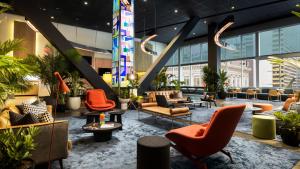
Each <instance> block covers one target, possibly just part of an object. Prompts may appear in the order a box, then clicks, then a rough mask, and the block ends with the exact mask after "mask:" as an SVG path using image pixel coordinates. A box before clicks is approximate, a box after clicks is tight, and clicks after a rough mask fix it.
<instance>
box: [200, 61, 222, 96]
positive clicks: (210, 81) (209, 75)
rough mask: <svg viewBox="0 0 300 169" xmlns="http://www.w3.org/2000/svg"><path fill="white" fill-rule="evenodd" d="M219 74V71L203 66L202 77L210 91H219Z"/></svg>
mask: <svg viewBox="0 0 300 169" xmlns="http://www.w3.org/2000/svg"><path fill="white" fill-rule="evenodd" d="M219 78H220V77H219V75H218V73H217V72H215V71H213V70H212V69H211V68H209V67H208V66H204V67H203V76H202V79H203V81H204V83H205V84H206V90H207V91H208V92H217V89H218V83H219Z"/></svg>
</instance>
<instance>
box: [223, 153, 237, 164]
mask: <svg viewBox="0 0 300 169" xmlns="http://www.w3.org/2000/svg"><path fill="white" fill-rule="evenodd" d="M221 152H222V153H223V154H225V155H227V156H228V157H229V159H230V162H231V164H234V162H233V159H232V157H231V154H230V152H229V151H225V150H221Z"/></svg>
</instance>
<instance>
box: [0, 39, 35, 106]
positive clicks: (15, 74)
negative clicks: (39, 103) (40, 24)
mask: <svg viewBox="0 0 300 169" xmlns="http://www.w3.org/2000/svg"><path fill="white" fill-rule="evenodd" d="M21 43H22V40H19V39H14V40H7V41H5V42H0V102H1V103H3V102H4V101H5V100H6V98H7V96H8V95H9V94H13V93H14V92H22V91H25V90H26V89H28V88H29V87H30V84H29V83H28V81H27V80H26V76H28V75H34V74H35V71H36V70H37V67H36V66H35V65H29V64H27V63H26V61H25V59H19V58H17V57H14V56H10V55H9V53H10V52H11V51H15V50H20V49H21Z"/></svg>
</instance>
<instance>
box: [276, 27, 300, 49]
mask: <svg viewBox="0 0 300 169" xmlns="http://www.w3.org/2000/svg"><path fill="white" fill-rule="evenodd" d="M299 51H300V25H296V26H290V27H285V28H281V29H280V53H291V52H299Z"/></svg>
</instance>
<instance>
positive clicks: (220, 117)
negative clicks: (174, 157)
mask: <svg viewBox="0 0 300 169" xmlns="http://www.w3.org/2000/svg"><path fill="white" fill-rule="evenodd" d="M245 107H246V106H245V105H238V106H227V107H223V108H221V109H219V110H217V111H216V112H215V113H214V115H213V116H212V118H211V120H210V122H208V123H205V124H195V125H191V126H187V127H183V128H178V129H174V130H171V131H169V132H168V133H167V134H166V137H167V138H168V139H169V140H170V141H171V142H172V146H173V147H174V148H175V149H177V150H178V151H179V152H181V153H182V154H183V155H185V156H187V157H188V158H189V159H191V160H192V161H194V162H197V161H198V160H201V159H203V158H205V157H208V156H210V155H212V154H215V153H217V152H219V151H221V152H222V153H224V154H225V155H227V156H228V157H229V158H230V160H231V162H233V161H232V158H231V155H230V153H229V152H226V151H224V150H223V148H224V147H225V146H226V145H227V144H228V142H229V141H230V139H231V137H232V135H233V132H234V130H235V128H236V126H237V124H238V122H239V120H240V118H241V116H242V114H243V112H244V109H245ZM196 164H197V163H196Z"/></svg>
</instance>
